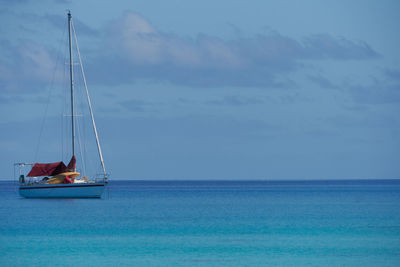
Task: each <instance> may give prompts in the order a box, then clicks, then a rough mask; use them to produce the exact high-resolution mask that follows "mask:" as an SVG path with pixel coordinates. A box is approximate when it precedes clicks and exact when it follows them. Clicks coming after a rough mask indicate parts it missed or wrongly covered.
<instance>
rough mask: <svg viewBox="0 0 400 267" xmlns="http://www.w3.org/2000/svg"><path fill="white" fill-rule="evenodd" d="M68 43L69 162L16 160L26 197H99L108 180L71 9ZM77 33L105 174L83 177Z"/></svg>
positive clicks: (93, 124)
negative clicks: (80, 167)
mask: <svg viewBox="0 0 400 267" xmlns="http://www.w3.org/2000/svg"><path fill="white" fill-rule="evenodd" d="M67 15H68V45H69V83H70V86H69V87H70V99H71V100H70V104H71V116H70V117H71V146H72V157H71V160H70V161H69V163H68V164H67V165H65V164H64V162H62V161H58V162H53V163H15V164H14V172H15V171H16V169H18V173H17V174H18V175H19V194H20V196H22V197H25V198H100V197H102V195H103V192H104V189H105V187H106V186H107V184H108V174H107V173H106V169H105V165H104V160H103V154H102V150H101V146H100V142H99V137H98V132H97V128H96V124H95V120H94V115H93V110H92V104H91V100H90V97H89V91H88V88H87V84H86V78H85V74H84V70H83V66H82V60H81V57H80V52H79V46H78V41H77V38H76V33H75V29H74V26H73V22H72V16H71V12H70V11H68V14H67ZM73 36H74V37H75V38H74V40H75V48H76V51H77V56H78V60H79V65H80V70H81V74H82V77H83V84H84V87H85V91H86V97H87V103H88V107H89V113H90V117H91V122H92V128H93V131H94V136H95V138H96V145H97V152H98V155H99V160H100V164H101V168H102V174H100V175H96V177H93V178H88V177H86V176H84V177H81V174H80V173H79V172H77V169H76V156H75V130H76V129H75V127H76V126H75V119H76V118H75V117H76V114H75V113H74V112H75V111H74V68H73V53H72V52H73V49H72V46H73V40H72V39H73V38H72V37H73ZM26 166H29V167H32V168H31V170H30V171H29V173H28V174H27V175H26V176H25V175H24V174H23V172H24V170H25V167H26Z"/></svg>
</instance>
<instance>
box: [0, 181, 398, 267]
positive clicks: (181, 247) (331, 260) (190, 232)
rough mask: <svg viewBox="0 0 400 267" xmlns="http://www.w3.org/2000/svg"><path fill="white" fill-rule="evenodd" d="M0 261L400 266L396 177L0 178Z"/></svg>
mask: <svg viewBox="0 0 400 267" xmlns="http://www.w3.org/2000/svg"><path fill="white" fill-rule="evenodd" d="M0 266H2V267H4V266H363V267H366V266H400V180H335V181H325V180H318V181H111V182H110V183H109V186H108V188H107V189H106V192H105V195H104V196H103V198H101V199H24V198H21V197H20V196H19V195H18V191H17V185H16V183H15V182H13V181H2V182H0Z"/></svg>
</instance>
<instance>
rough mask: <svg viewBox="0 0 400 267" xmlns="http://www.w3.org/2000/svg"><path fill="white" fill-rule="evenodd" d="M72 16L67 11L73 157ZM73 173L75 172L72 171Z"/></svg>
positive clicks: (73, 146) (73, 150)
mask: <svg viewBox="0 0 400 267" xmlns="http://www.w3.org/2000/svg"><path fill="white" fill-rule="evenodd" d="M71 25H72V16H71V11H69V10H68V41H69V42H68V43H69V77H70V84H71V131H72V132H71V135H72V156H75V121H74V67H73V63H72V31H71ZM74 171H75V170H74Z"/></svg>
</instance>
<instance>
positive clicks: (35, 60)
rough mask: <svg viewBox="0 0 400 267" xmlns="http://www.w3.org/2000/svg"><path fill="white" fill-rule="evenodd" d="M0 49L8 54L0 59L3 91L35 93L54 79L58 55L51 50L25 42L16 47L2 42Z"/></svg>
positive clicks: (0, 78) (0, 83) (0, 76)
mask: <svg viewBox="0 0 400 267" xmlns="http://www.w3.org/2000/svg"><path fill="white" fill-rule="evenodd" d="M0 49H1V50H2V51H4V52H5V54H7V57H5V58H2V59H0V85H1V87H0V90H1V91H3V92H7V93H18V92H34V91H35V90H36V89H38V88H40V87H42V86H45V85H48V84H49V82H50V81H51V80H52V79H53V78H54V77H53V75H54V68H55V65H56V63H55V60H54V59H55V58H56V54H55V53H54V51H53V50H52V49H51V48H48V47H45V46H43V45H41V44H38V43H35V42H32V41H28V40H24V41H22V42H21V43H20V44H19V45H16V46H14V45H12V44H10V43H8V42H0ZM10 58H12V60H10Z"/></svg>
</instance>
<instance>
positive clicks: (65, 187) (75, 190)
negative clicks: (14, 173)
mask: <svg viewBox="0 0 400 267" xmlns="http://www.w3.org/2000/svg"><path fill="white" fill-rule="evenodd" d="M105 186H106V184H105V183H87V184H39V185H24V186H20V187H19V194H20V196H21V197H25V198H101V196H102V195H103V192H104V188H105Z"/></svg>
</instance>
